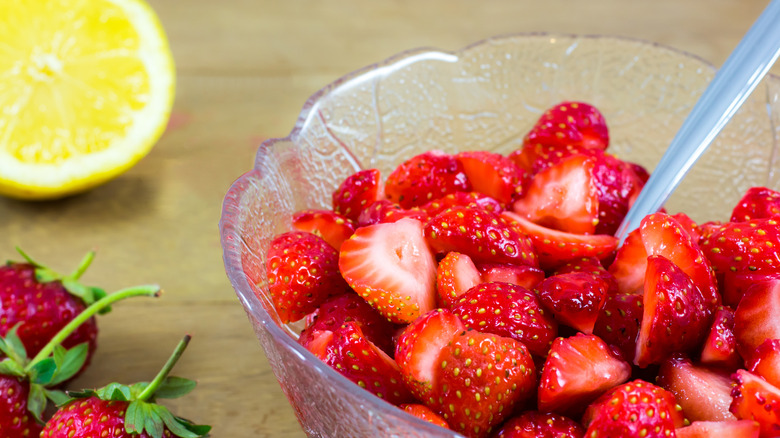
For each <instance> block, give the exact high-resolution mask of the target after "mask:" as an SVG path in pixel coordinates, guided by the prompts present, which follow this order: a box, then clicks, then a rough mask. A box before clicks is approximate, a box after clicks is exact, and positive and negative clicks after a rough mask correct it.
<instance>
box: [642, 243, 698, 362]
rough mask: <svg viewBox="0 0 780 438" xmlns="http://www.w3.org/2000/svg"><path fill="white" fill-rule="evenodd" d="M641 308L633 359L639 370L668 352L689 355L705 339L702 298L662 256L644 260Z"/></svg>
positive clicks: (692, 285) (659, 360) (675, 267)
mask: <svg viewBox="0 0 780 438" xmlns="http://www.w3.org/2000/svg"><path fill="white" fill-rule="evenodd" d="M643 308H644V313H643V314H642V325H641V327H640V329H639V338H638V339H637V344H636V356H635V357H634V364H636V365H638V366H640V367H642V368H644V367H646V366H648V365H650V364H657V363H661V362H662V361H663V360H664V359H666V358H667V357H668V356H669V355H671V354H672V353H678V352H683V353H685V352H690V351H691V350H693V349H695V348H697V347H698V346H699V345H700V344H701V342H702V341H703V340H704V338H705V337H706V336H707V333H708V331H707V329H709V327H710V318H708V315H707V312H706V308H705V297H704V296H703V294H702V293H701V291H700V290H699V289H698V288H697V287H696V285H695V284H694V282H693V280H692V279H691V277H690V276H688V274H686V273H685V272H684V271H683V270H682V269H681V268H679V267H678V266H676V265H675V264H674V263H672V262H671V261H670V260H668V259H667V258H665V257H663V256H658V255H654V256H650V257H648V258H647V274H646V277H645V287H644V298H643Z"/></svg>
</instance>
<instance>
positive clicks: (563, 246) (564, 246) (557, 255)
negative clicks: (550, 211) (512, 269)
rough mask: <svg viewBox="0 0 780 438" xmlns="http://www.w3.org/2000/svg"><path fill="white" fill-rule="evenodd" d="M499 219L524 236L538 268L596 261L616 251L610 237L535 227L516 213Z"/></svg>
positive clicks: (615, 240)
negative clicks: (528, 238)
mask: <svg viewBox="0 0 780 438" xmlns="http://www.w3.org/2000/svg"><path fill="white" fill-rule="evenodd" d="M501 216H502V217H503V218H504V219H505V220H506V221H507V222H509V223H510V224H512V225H513V226H514V227H515V228H516V229H517V230H519V232H523V233H525V234H527V235H528V236H529V237H530V238H531V241H532V242H533V247H534V248H535V250H536V254H537V256H538V258H539V265H540V266H541V268H542V269H552V268H554V267H556V266H559V265H560V264H562V263H566V262H568V261H570V260H575V259H579V258H582V257H596V258H598V259H599V260H603V259H606V258H608V257H610V256H611V255H612V254H613V252H614V251H615V249H616V248H617V244H618V240H617V238H616V237H614V236H608V235H603V234H596V235H584V234H573V233H566V232H563V231H558V230H553V229H552V228H547V227H543V226H541V225H536V224H534V223H533V222H531V221H529V220H527V219H525V218H523V217H521V216H520V215H518V214H516V213H512V212H509V211H505V212H503V213H501Z"/></svg>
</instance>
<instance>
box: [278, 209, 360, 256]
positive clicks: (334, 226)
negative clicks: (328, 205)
mask: <svg viewBox="0 0 780 438" xmlns="http://www.w3.org/2000/svg"><path fill="white" fill-rule="evenodd" d="M292 220H293V224H292V225H293V228H295V229H296V230H298V231H306V232H308V233H312V234H315V235H317V236H319V237H322V239H323V240H324V241H326V242H328V244H329V245H330V246H332V247H333V248H335V249H339V248H341V244H342V243H344V241H345V240H347V239H348V238H349V236H351V235H352V233H354V232H355V224H354V223H353V222H352V221H351V220H349V219H347V218H345V217H343V216H341V215H339V214H338V213H334V212H332V211H330V210H304V211H299V212H298V213H295V214H294V215H293V217H292Z"/></svg>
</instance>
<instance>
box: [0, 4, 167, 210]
mask: <svg viewBox="0 0 780 438" xmlns="http://www.w3.org/2000/svg"><path fill="white" fill-rule="evenodd" d="M174 83H175V70H174V64H173V57H172V56H171V52H170V48H169V46H168V41H167V38H166V36H165V33H164V32H163V29H162V26H161V25H160V22H159V20H158V18H157V16H156V14H155V13H154V11H153V10H152V9H151V8H150V7H149V6H148V5H147V4H146V3H144V2H143V1H142V0H3V1H0V194H3V195H6V196H11V197H16V198H22V199H52V198H59V197H63V196H67V195H70V194H74V193H78V192H82V191H85V190H87V189H90V188H93V187H95V186H97V185H99V184H102V183H104V182H106V181H108V180H110V179H112V178H114V177H116V176H118V175H119V174H121V173H122V172H124V171H126V170H127V169H129V168H130V167H132V166H133V165H134V164H136V163H137V162H138V160H140V159H141V158H142V157H144V156H145V155H146V154H147V153H148V152H149V150H150V149H151V148H152V146H153V145H154V144H155V142H156V141H157V140H158V139H159V137H160V135H162V133H163V131H164V129H165V126H166V123H167V121H168V118H169V116H170V111H171V106H172V104H173V96H174Z"/></svg>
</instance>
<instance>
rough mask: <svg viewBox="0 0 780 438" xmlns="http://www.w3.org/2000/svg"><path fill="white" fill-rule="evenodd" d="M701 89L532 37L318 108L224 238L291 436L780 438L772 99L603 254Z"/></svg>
mask: <svg viewBox="0 0 780 438" xmlns="http://www.w3.org/2000/svg"><path fill="white" fill-rule="evenodd" d="M713 75H714V68H713V67H712V66H711V65H709V64H707V63H706V62H705V61H703V60H701V59H699V58H697V57H695V56H692V55H689V54H686V53H683V52H680V51H677V50H674V49H671V48H668V47H664V46H661V45H657V44H653V43H648V42H644V41H637V40H631V39H625V38H616V37H608V36H576V35H551V34H526V35H508V36H502V37H495V38H491V39H488V40H485V41H481V42H478V43H476V44H473V45H470V46H468V47H466V48H463V49H461V50H458V51H454V52H445V51H435V50H428V49H426V50H412V51H408V52H404V53H401V54H399V55H397V56H395V57H393V58H390V59H388V60H385V61H383V62H381V63H378V64H375V65H372V66H369V67H366V68H364V69H362V70H360V71H357V72H354V73H351V74H349V75H347V76H344V77H343V78H341V79H339V80H338V81H336V82H334V83H332V84H330V85H328V86H327V87H325V88H323V89H322V90H320V91H319V92H318V93H316V94H315V95H314V96H312V97H311V98H310V99H309V100H308V101H307V102H306V103H305V105H304V107H303V110H302V112H301V114H300V117H299V119H298V121H297V122H296V124H295V127H294V128H293V130H292V132H291V133H290V135H289V136H287V137H285V138H281V139H271V140H268V141H265V142H264V143H263V144H261V145H260V147H259V148H258V151H257V155H256V159H255V163H254V167H253V168H252V169H250V170H248V171H247V172H246V173H245V174H243V175H241V176H240V177H239V178H238V179H237V180H236V182H235V183H234V184H233V186H232V187H231V188H230V189H229V191H228V193H227V195H226V197H225V200H224V205H223V211H222V219H221V221H220V231H221V236H222V246H223V253H224V261H225V267H226V272H227V275H228V277H229V278H230V281H231V283H232V285H233V287H234V289H235V291H236V293H237V295H238V297H239V300H240V302H241V303H242V305H243V306H244V308H245V310H246V312H247V315H248V317H249V320H250V322H251V324H252V326H253V327H254V330H255V333H256V334H257V336H258V339H259V340H260V343H261V345H262V348H263V349H264V351H265V353H266V356H267V357H268V360H269V362H270V365H271V368H272V369H273V371H274V373H275V375H276V377H277V379H278V380H279V383H280V385H281V387H282V389H283V391H284V393H285V395H286V396H287V398H288V400H289V402H290V404H291V405H292V407H293V409H294V410H295V413H296V415H297V417H298V419H299V421H300V423H301V426H302V428H303V429H304V431H305V432H306V434H307V435H309V436H322V437H335V436H339V437H342V436H343V437H363V436H365V437H374V436H404V437H461V436H465V437H470V438H482V437H527V436H559V435H556V434H561V433H566V434H568V435H566V436H573V437H582V436H587V437H601V436H637V437H652V436H664V437H665V436H674V435H677V436H688V437H693V436H697V437H698V436H754V437H758V436H762V437H764V436H767V437H768V436H776V435H780V372H779V371H778V370H780V252H778V251H780V217H778V215H780V193H778V192H776V191H775V190H774V189H777V188H780V183H778V181H777V179H776V178H777V177H776V175H775V172H773V165H774V160H775V159H776V151H775V148H776V147H777V146H778V145H780V131H778V128H777V127H778V126H780V78H778V77H775V76H771V75H770V76H768V77H767V79H765V80H764V82H763V83H762V84H761V85H760V86H759V88H758V91H757V92H755V93H754V95H753V96H752V97H751V98H750V99H749V100H748V101H747V102H746V104H745V105H744V106H743V108H741V109H740V111H739V112H738V113H737V115H736V116H735V117H734V119H733V120H732V121H731V122H730V124H729V125H728V126H727V127H726V128H725V129H724V130H723V132H722V133H721V134H720V136H719V137H718V138H717V139H716V141H715V142H714V143H713V145H712V147H711V148H710V149H709V150H708V151H707V153H706V154H705V155H704V156H703V157H702V158H701V159H700V161H699V162H698V164H697V165H696V166H695V168H694V169H693V170H692V171H691V173H689V175H688V176H687V177H686V179H685V180H684V181H683V183H682V184H681V185H680V187H679V188H678V189H677V191H676V192H675V193H674V195H673V196H672V197H671V199H670V200H669V201H668V202H667V203H666V205H665V206H664V208H663V209H662V210H660V211H658V212H656V213H653V214H651V215H648V216H647V217H645V218H644V219H643V221H642V223H641V225H640V227H639V228H638V229H637V230H635V231H634V232H632V233H631V234H630V235H629V236H628V237H627V238H626V240H625V241H624V242H623V243H622V244H620V243H619V241H618V239H617V238H616V237H615V232H616V230H617V228H618V226H619V225H620V223H621V221H622V218H623V217H624V216H625V214H626V212H627V211H628V209H629V208H630V206H631V204H632V202H633V201H634V200H635V199H636V196H637V195H638V193H639V192H640V191H641V190H642V187H643V186H644V184H645V182H646V181H647V178H648V175H649V172H651V171H652V170H653V169H654V167H655V165H656V164H657V163H658V161H659V159H660V157H661V155H662V154H663V152H664V150H665V148H666V146H667V145H668V144H669V143H670V141H671V139H672V138H673V136H674V134H675V133H676V131H677V129H678V128H679V126H680V125H681V123H682V121H683V119H684V118H685V116H686V115H687V114H688V112H689V111H690V110H691V109H692V107H693V105H694V104H695V102H696V100H697V98H698V97H699V95H700V94H701V93H702V92H703V90H704V88H705V87H706V86H707V84H708V83H709V81H710V80H711V79H712V77H713Z"/></svg>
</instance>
